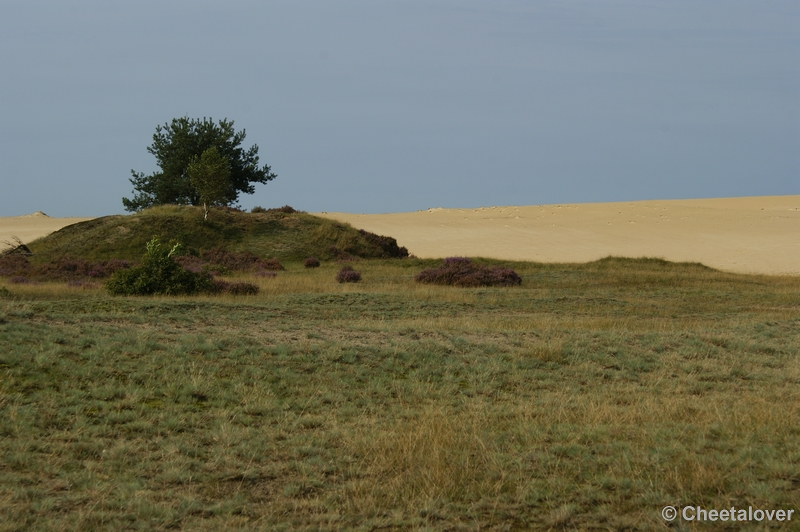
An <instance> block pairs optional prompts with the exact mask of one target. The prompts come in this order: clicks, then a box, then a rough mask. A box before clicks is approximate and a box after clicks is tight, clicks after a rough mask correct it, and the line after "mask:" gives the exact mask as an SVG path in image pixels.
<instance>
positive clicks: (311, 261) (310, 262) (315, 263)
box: [303, 257, 319, 268]
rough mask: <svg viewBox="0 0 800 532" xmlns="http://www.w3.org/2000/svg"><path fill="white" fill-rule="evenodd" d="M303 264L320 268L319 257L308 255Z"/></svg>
mask: <svg viewBox="0 0 800 532" xmlns="http://www.w3.org/2000/svg"><path fill="white" fill-rule="evenodd" d="M303 266H305V267H306V268H319V259H318V258H317V257H308V258H307V259H305V260H304V261H303Z"/></svg>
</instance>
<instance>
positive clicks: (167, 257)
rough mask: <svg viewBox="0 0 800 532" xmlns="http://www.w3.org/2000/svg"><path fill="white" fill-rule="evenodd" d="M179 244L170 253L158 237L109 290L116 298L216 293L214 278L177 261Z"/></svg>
mask: <svg viewBox="0 0 800 532" xmlns="http://www.w3.org/2000/svg"><path fill="white" fill-rule="evenodd" d="M179 252H180V244H175V245H174V246H173V247H172V249H171V250H168V249H167V248H165V247H163V246H162V245H161V242H159V240H158V238H153V239H152V240H150V242H148V243H147V252H146V253H145V255H144V257H143V259H142V263H141V264H140V265H139V266H136V267H133V268H130V269H127V270H119V271H117V272H116V273H115V274H114V275H113V276H112V277H111V279H109V281H108V283H106V289H107V290H108V291H109V292H110V293H111V294H113V295H129V296H130V295H137V296H146V295H156V294H163V295H190V294H197V293H199V292H212V291H213V290H214V287H213V283H212V281H211V277H209V276H208V275H206V274H202V273H195V272H191V271H189V270H185V269H184V268H183V267H181V265H180V264H178V263H176V262H175V259H174V257H175V256H176V255H177V254H178V253H179Z"/></svg>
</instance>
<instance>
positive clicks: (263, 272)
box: [253, 270, 278, 278]
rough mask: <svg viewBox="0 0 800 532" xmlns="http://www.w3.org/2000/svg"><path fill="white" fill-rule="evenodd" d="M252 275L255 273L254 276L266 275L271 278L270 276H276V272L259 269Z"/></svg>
mask: <svg viewBox="0 0 800 532" xmlns="http://www.w3.org/2000/svg"><path fill="white" fill-rule="evenodd" d="M253 275H255V276H256V277H268V278H272V277H277V276H278V274H277V273H276V272H271V271H267V270H259V271H257V272H256V273H254V274H253Z"/></svg>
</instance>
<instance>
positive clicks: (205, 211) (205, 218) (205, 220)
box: [203, 201, 208, 222]
mask: <svg viewBox="0 0 800 532" xmlns="http://www.w3.org/2000/svg"><path fill="white" fill-rule="evenodd" d="M203 221H204V222H207V221H208V204H207V203H206V202H205V201H204V202H203Z"/></svg>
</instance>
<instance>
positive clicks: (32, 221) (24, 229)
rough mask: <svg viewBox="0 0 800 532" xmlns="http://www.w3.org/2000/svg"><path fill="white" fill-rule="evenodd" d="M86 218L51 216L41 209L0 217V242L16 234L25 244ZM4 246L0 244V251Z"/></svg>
mask: <svg viewBox="0 0 800 532" xmlns="http://www.w3.org/2000/svg"><path fill="white" fill-rule="evenodd" d="M86 220H91V218H51V217H50V216H47V215H46V214H45V213H43V212H42V211H37V212H35V213H33V214H26V215H23V216H11V217H0V242H2V241H5V240H11V238H12V237H15V236H16V237H18V238H19V239H20V240H22V242H24V243H25V244H27V243H29V242H32V241H34V240H36V239H37V238H41V237H43V236H47V235H49V234H50V233H52V232H54V231H58V230H59V229H61V228H62V227H66V226H68V225H72V224H76V223H78V222H83V221H86ZM5 248H6V246H5V245H3V244H0V251H2V250H4V249H5Z"/></svg>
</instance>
